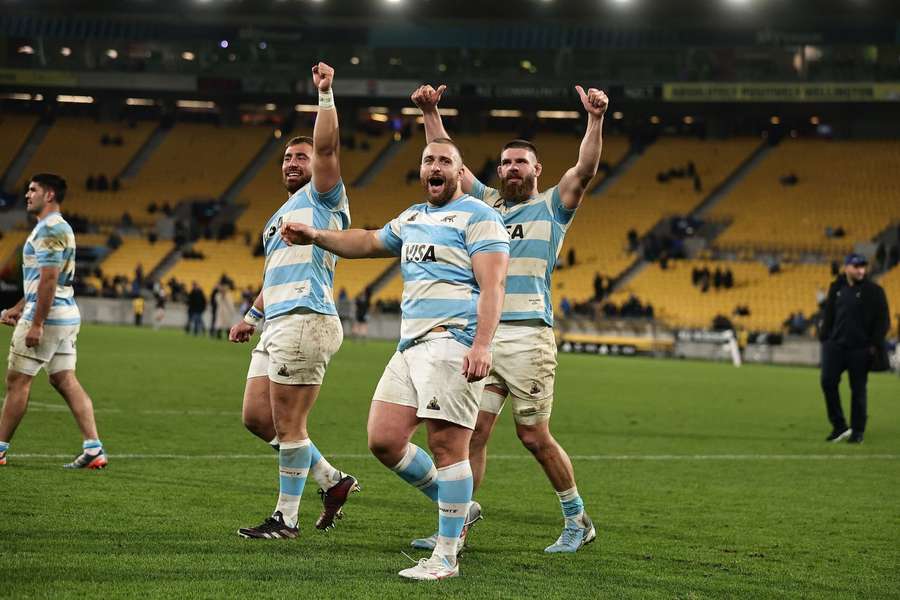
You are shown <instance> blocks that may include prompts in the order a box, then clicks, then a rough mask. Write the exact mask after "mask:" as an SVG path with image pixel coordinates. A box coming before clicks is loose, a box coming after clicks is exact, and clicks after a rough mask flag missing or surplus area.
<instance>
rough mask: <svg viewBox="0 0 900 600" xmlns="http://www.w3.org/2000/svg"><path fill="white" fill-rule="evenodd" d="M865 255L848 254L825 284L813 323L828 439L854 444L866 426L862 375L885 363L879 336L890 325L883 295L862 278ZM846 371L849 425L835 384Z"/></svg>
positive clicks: (875, 286) (877, 287) (864, 275)
mask: <svg viewBox="0 0 900 600" xmlns="http://www.w3.org/2000/svg"><path fill="white" fill-rule="evenodd" d="M867 266H868V265H867V260H866V257H865V256H862V255H861V254H850V255H849V256H847V260H845V261H844V273H843V274H841V275H839V276H838V278H837V279H836V280H835V281H834V283H832V284H831V287H830V288H829V290H828V297H827V298H826V300H825V310H824V318H823V320H822V325H821V327H820V328H819V339H820V340H821V341H822V378H821V382H822V391H823V392H824V393H825V406H826V407H827V409H828V420H829V421H831V426H832V427H833V430H832V432H831V435H829V436H828V437H827V438H826V441H829V442H840V441H843V440H847V441H849V442H850V443H855V444H859V443H861V442H862V441H863V432H864V431H865V429H866V379H867V377H868V374H869V371H870V370H873V369H875V370H879V369H881V368H882V367H881V365H882V364H884V363H885V362H886V357H885V356H884V353H885V345H884V337H885V335H887V332H888V328H889V327H890V317H889V312H888V305H887V297H886V296H885V294H884V290H883V289H882V288H881V287H880V286H879V285H878V284H876V283H873V282H871V281H869V280H868V279H866V268H867ZM844 371H847V372H848V374H849V376H850V390H851V401H850V427H849V428H848V427H847V421H845V420H844V411H843V410H842V409H841V397H840V394H839V393H838V385H839V384H840V381H841V373H843V372H844Z"/></svg>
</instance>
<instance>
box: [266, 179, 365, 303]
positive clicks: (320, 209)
mask: <svg viewBox="0 0 900 600" xmlns="http://www.w3.org/2000/svg"><path fill="white" fill-rule="evenodd" d="M289 222H290V223H306V224H307V225H310V226H312V227H315V228H316V229H335V230H342V229H347V228H348V227H350V205H349V200H348V199H347V192H346V190H345V189H344V182H343V181H338V183H337V185H335V186H334V187H333V188H332V189H331V190H329V191H328V192H326V193H324V194H320V193H319V192H317V191H316V188H315V186H313V184H312V183H307V184H306V185H305V186H303V187H302V188H300V189H299V190H297V191H296V192H295V193H294V195H292V196H291V197H290V198H288V201H287V202H285V203H284V204H283V205H282V206H281V208H279V209H278V211H276V212H275V214H274V215H272V218H271V219H269V222H268V223H266V228H265V230H264V231H263V248H264V249H265V251H266V266H265V276H264V277H263V289H262V294H263V305H264V310H265V314H266V319H267V320H268V319H274V318H275V317H278V316H281V315H286V314H288V313H290V312H292V311H294V310H297V309H307V310H311V311H314V312H317V313H321V314H324V315H336V314H337V310H336V309H335V306H334V294H333V292H332V288H333V287H334V267H335V264H336V263H337V256H335V255H334V254H332V253H331V252H328V251H326V250H322V249H321V248H319V247H317V246H288V245H287V244H285V243H284V240H282V239H281V225H282V223H289Z"/></svg>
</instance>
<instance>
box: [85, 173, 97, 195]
mask: <svg viewBox="0 0 900 600" xmlns="http://www.w3.org/2000/svg"><path fill="white" fill-rule="evenodd" d="M84 187H85V188H87V191H89V192H93V191H94V188H96V187H97V182H96V180H95V179H94V176H93V175H88V176H87V181H86V182H85V183H84Z"/></svg>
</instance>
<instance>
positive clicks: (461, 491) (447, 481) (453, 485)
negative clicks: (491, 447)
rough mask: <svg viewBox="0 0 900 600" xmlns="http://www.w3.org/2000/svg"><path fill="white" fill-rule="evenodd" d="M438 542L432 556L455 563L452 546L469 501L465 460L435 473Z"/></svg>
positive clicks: (469, 482)
mask: <svg viewBox="0 0 900 600" xmlns="http://www.w3.org/2000/svg"><path fill="white" fill-rule="evenodd" d="M437 479H438V538H437V544H436V545H435V547H434V553H435V554H440V555H442V556H444V557H446V559H447V560H449V561H450V562H451V563H452V564H455V563H456V545H457V543H458V542H459V536H460V534H461V533H462V530H463V527H464V526H465V524H466V513H467V512H468V511H469V503H470V502H471V501H472V482H473V480H472V466H471V465H470V464H469V461H468V460H464V461H462V462H458V463H456V464H455V465H450V466H449V467H443V468H440V469H438V470H437Z"/></svg>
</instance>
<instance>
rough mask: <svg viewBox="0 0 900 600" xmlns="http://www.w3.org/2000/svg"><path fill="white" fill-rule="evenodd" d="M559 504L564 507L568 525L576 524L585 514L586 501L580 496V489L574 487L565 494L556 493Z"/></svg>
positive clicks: (563, 511) (563, 510)
mask: <svg viewBox="0 0 900 600" xmlns="http://www.w3.org/2000/svg"><path fill="white" fill-rule="evenodd" d="M556 495H557V496H559V503H560V505H561V506H562V513H563V517H564V518H565V520H566V523H567V524H568V523H570V522H574V521H575V520H576V519H578V517H580V516H581V515H582V513H584V501H583V500H582V499H581V496H579V495H578V488H577V487H573V488H571V489H568V490H566V491H564V492H556Z"/></svg>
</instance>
